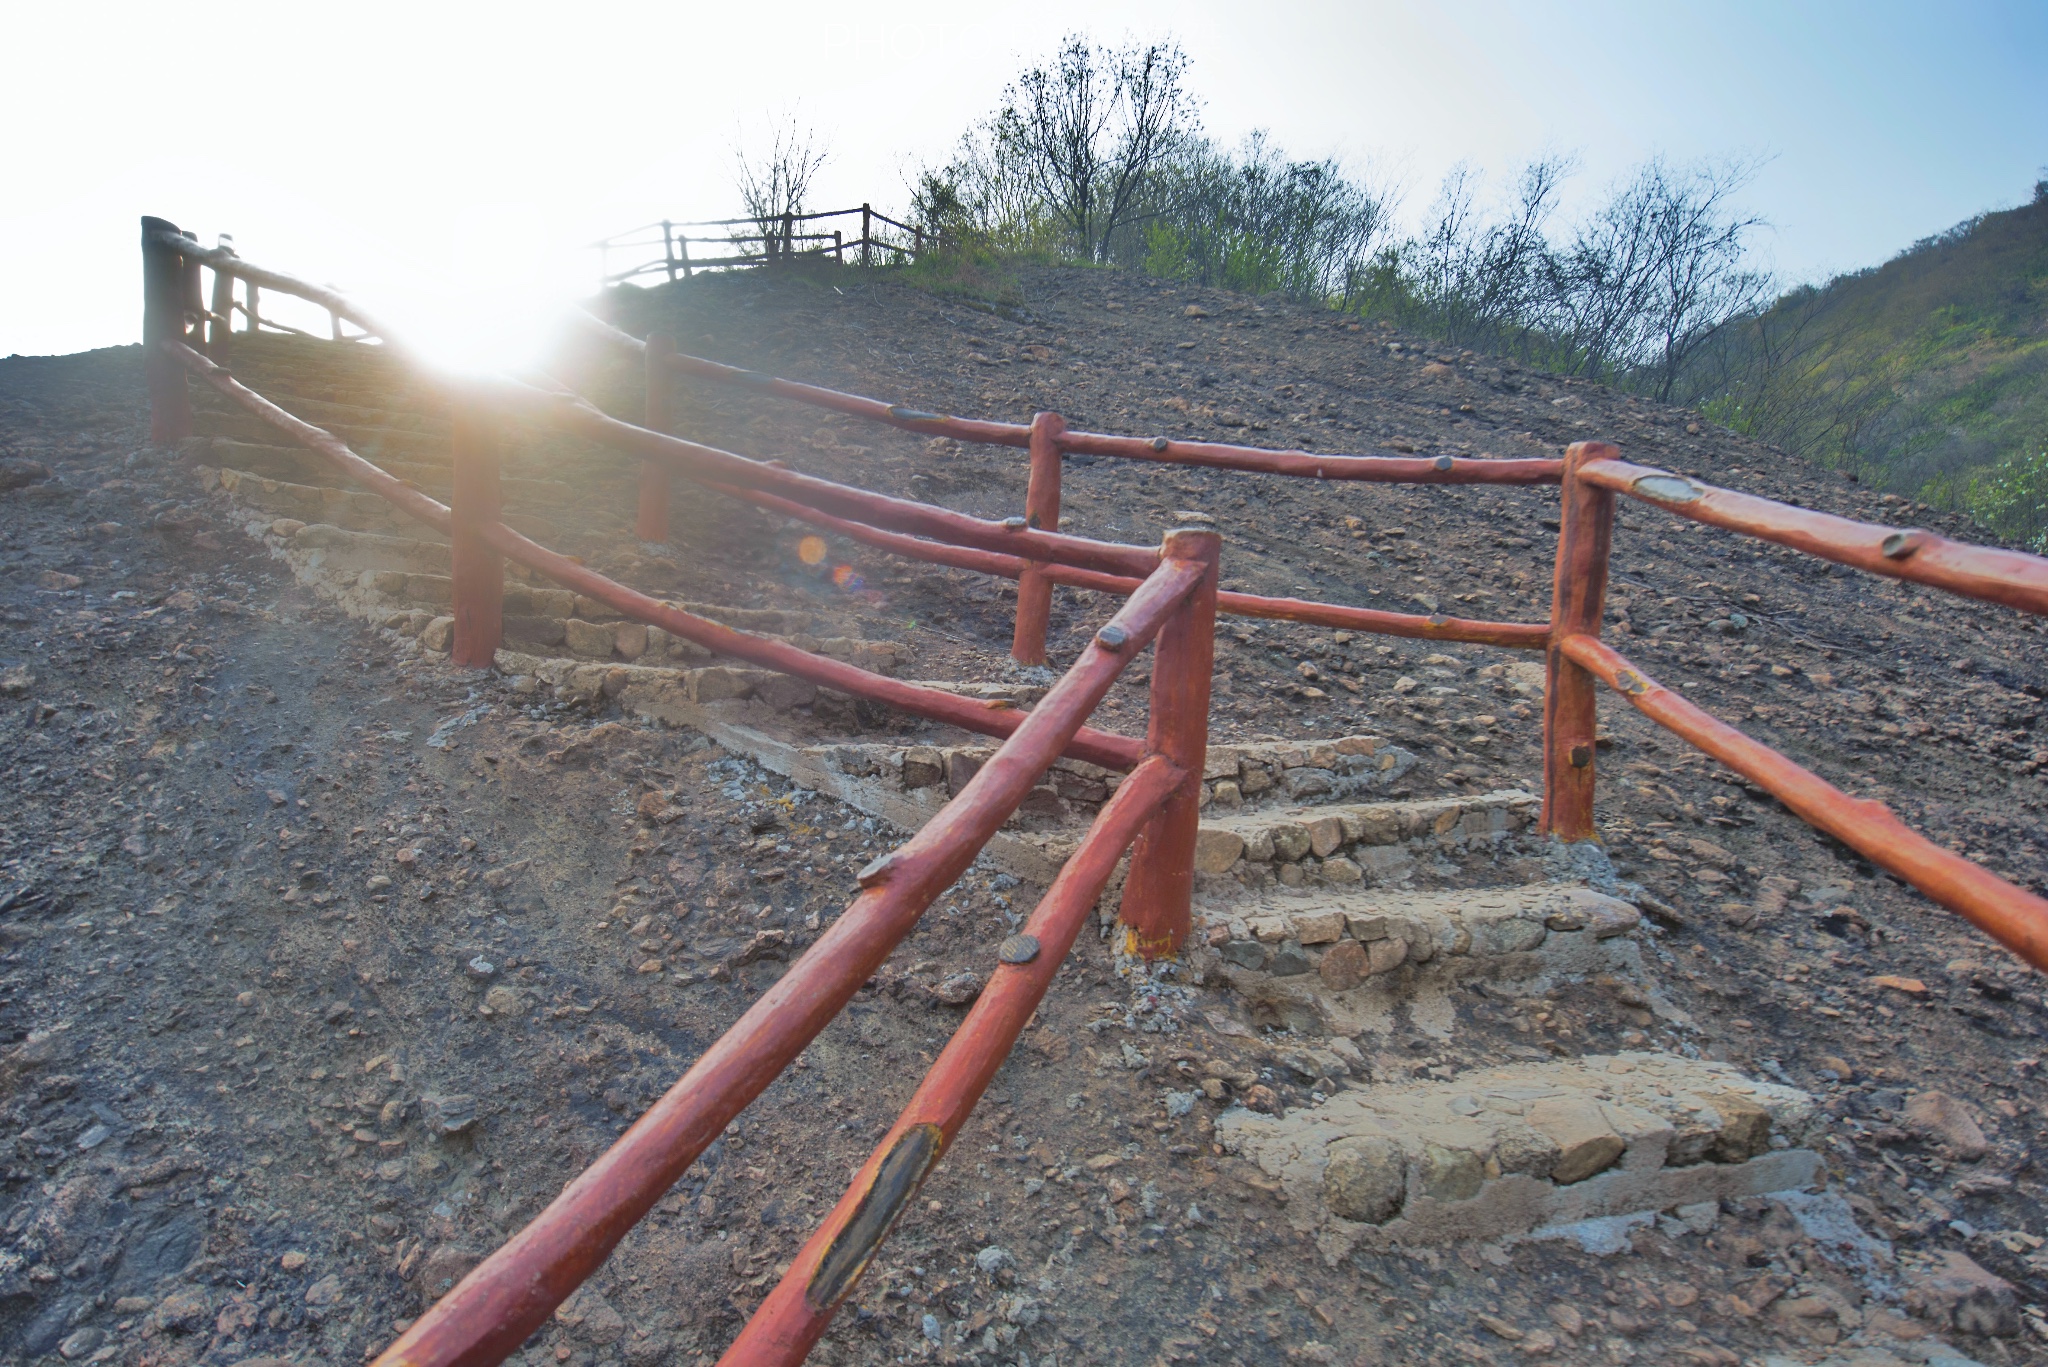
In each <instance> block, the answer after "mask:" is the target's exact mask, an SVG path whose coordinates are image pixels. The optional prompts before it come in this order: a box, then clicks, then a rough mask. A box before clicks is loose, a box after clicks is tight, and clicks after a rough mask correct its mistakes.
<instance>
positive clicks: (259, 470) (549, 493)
mask: <svg viewBox="0 0 2048 1367" xmlns="http://www.w3.org/2000/svg"><path fill="white" fill-rule="evenodd" d="M183 450H184V454H185V455H186V456H187V457H188V458H190V459H192V460H194V461H196V462H198V463H200V464H203V465H208V466H214V467H218V468H221V469H232V470H241V471H244V472H246V473H248V474H252V475H260V476H262V477H263V478H265V479H279V480H286V481H289V482H291V483H294V484H312V485H318V486H320V487H323V488H353V487H354V486H353V485H352V484H350V483H348V482H347V480H346V477H345V476H343V475H342V474H341V473H340V472H338V471H337V470H336V469H335V468H334V466H332V465H330V464H329V463H328V462H327V461H326V460H324V459H323V458H321V457H320V456H317V455H315V454H314V453H312V452H311V451H306V450H302V449H301V448H299V447H296V446H268V445H263V444H260V443H256V442H243V441H232V440H229V439H228V438H225V437H202V438H197V439H195V440H194V441H192V442H191V443H189V444H188V445H187V446H185V447H184V448H183ZM357 454H361V453H360V452H358V453H357ZM376 464H377V465H378V466H380V467H381V468H382V469H383V470H384V471H385V472H386V473H388V474H391V475H394V476H396V477H397V478H399V479H402V480H405V481H406V482H408V483H410V484H412V485H414V486H416V487H418V488H421V489H424V490H425V491H426V492H428V493H430V494H432V495H434V496H435V497H436V498H440V499H442V500H443V501H444V502H445V501H446V498H447V494H448V489H449V473H450V472H449V465H448V462H447V460H446V459H443V460H441V461H440V463H439V464H432V463H421V462H417V461H403V460H379V461H377V462H376ZM516 468H518V467H516V466H510V467H508V469H516ZM499 487H500V489H501V490H502V492H503V494H504V499H505V502H506V504H507V505H508V506H513V507H517V506H520V505H526V506H527V507H528V508H529V510H531V511H549V510H560V509H561V508H563V507H566V506H568V505H569V504H571V503H573V502H574V501H575V499H576V491H575V488H574V486H571V485H569V484H565V483H563V482H562V481H561V480H556V479H535V478H531V477H527V476H521V475H515V474H510V473H507V474H503V475H501V476H500V478H499Z"/></svg>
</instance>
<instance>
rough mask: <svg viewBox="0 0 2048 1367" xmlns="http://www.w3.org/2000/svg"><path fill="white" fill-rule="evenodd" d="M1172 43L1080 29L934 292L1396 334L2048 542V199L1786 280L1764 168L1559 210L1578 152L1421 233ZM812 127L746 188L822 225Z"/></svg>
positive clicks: (976, 175)
mask: <svg viewBox="0 0 2048 1367" xmlns="http://www.w3.org/2000/svg"><path fill="white" fill-rule="evenodd" d="M1188 77H1189V64H1188V60H1187V58H1186V56H1185V54H1184V53H1183V52H1182V51H1181V49H1180V48H1179V46H1178V45H1177V44H1176V43H1174V42H1173V41H1172V40H1171V39H1163V40H1158V41H1153V42H1149V43H1133V44H1127V45H1126V46H1123V47H1121V48H1110V47H1104V46H1101V45H1098V44H1096V43H1094V42H1092V41H1091V40H1089V39H1088V38H1086V37H1085V36H1080V35H1071V36H1069V37H1067V38H1066V39H1064V40H1063V41H1062V43H1061V44H1060V46H1059V48H1058V49H1057V50H1056V51H1055V52H1053V53H1052V54H1050V55H1049V57H1047V58H1046V59H1045V60H1043V61H1040V62H1037V63H1033V64H1030V65H1027V66H1026V67H1025V68H1024V69H1023V70H1022V71H1020V72H1019V73H1018V75H1017V76H1016V77H1015V78H1014V79H1013V80H1011V81H1010V82H1009V83H1008V84H1007V85H1006V86H1005V87H1004V88H1003V90H1002V92H1001V95H1000V97H999V98H998V100H997V101H996V103H995V106H994V108H993V110H992V111H991V112H990V113H989V114H988V115H987V116H986V117H985V118H983V119H981V120H980V121H978V122H977V123H975V124H974V125H973V126H972V127H970V128H969V129H968V130H967V131H966V133H965V134H964V135H963V136H962V137H961V139H960V140H959V142H958V143H957V144H956V146H955V147H954V149H953V151H952V152H951V154H950V155H949V156H948V157H947V158H946V159H945V160H944V161H943V162H941V163H939V164H936V165H930V166H927V167H925V168H924V169H922V170H921V171H920V172H919V173H918V174H917V176H916V180H915V184H914V186H913V187H912V196H911V198H912V206H911V209H910V211H909V212H910V214H911V215H912V217H914V219H915V220H916V221H917V223H918V225H919V227H920V228H921V229H922V230H923V231H924V233H925V234H926V241H927V242H928V243H936V244H937V246H938V250H936V251H931V250H928V251H927V252H926V254H925V255H924V257H923V258H922V259H920V260H919V261H918V262H917V263H916V264H915V265H914V266H912V267H911V269H910V278H911V279H912V280H914V281H915V282H916V283H918V284H920V285H923V286H925V287H927V288H930V289H933V290H934V291H935V292H937V293H940V294H947V295H971V296H980V297H982V298H983V299H985V300H989V301H991V302H1003V303H1009V304H1012V305H1014V304H1015V303H1016V302H1017V300H1018V294H1017V287H1016V286H1017V281H1018V279H1019V271H1020V269H1021V268H1023V267H1026V266H1046V265H1061V264H1072V265H1087V266H1091V267H1096V268H1105V267H1106V268H1112V269H1116V268H1121V269H1126V270H1130V271H1133V272H1135V273H1140V274H1143V275H1146V276H1150V277H1153V278H1155V279H1161V280H1166V281H1170V282H1174V283H1176V284H1179V285H1183V286H1195V287H1209V288H1222V289H1227V290H1233V291H1237V292H1240V293H1246V294H1257V295H1265V296H1269V297H1280V298H1285V299H1287V300H1288V301H1290V302H1292V303H1295V304H1301V305H1308V306H1310V307H1315V308H1327V309H1330V310H1333V311H1336V312H1340V313H1348V314H1353V315H1357V316H1360V317H1363V318H1366V319H1370V320H1373V321H1376V322H1379V323H1380V324H1382V325H1388V324H1391V325H1393V326H1395V327H1398V328H1400V329H1402V330H1403V331H1405V332H1411V333H1416V334H1420V335H1422V336H1424V337H1427V338H1430V339H1431V340H1433V341H1435V342H1436V343H1439V344H1441V345H1442V346H1444V347H1445V348H1447V349H1450V350H1465V349H1469V350H1472V351H1476V352H1481V353H1487V354H1490V355H1493V356H1498V357H1502V358H1504V359H1508V360H1511V361H1515V362H1519V363H1520V364H1522V365H1524V366H1528V367H1530V368H1533V369H1539V370H1546V371H1550V372H1552V373H1555V374H1558V375H1562V376H1570V377H1574V378H1579V379H1590V380H1595V381H1600V382H1603V383H1606V384H1609V385H1612V386H1614V387H1616V388H1619V389H1623V390H1627V391H1631V392H1634V393H1637V394H1641V395H1645V396H1648V397H1650V398H1653V399H1656V400H1658V401H1661V402H1675V403H1679V404H1683V405H1685V406H1688V407H1693V408H1697V409H1699V410H1700V411H1701V412H1702V413H1704V414H1705V415H1706V416H1708V417H1710V418H1712V419H1714V420H1716V421H1718V422H1720V423H1723V424H1725V425H1727V426H1728V427H1731V428H1733V429H1734V430H1736V431H1737V432H1739V433H1741V434H1742V435H1744V436H1749V437H1755V438H1759V439H1761V440H1763V441H1765V442H1769V443H1771V444H1774V445H1776V446H1778V447H1780V448H1782V449H1784V450H1785V451H1787V452H1790V453H1792V454H1795V455H1799V456H1803V457H1806V458H1808V459H1811V460H1816V461H1818V462H1821V463H1823V464H1826V465H1829V466H1833V467H1835V468H1837V469H1840V470H1842V471H1844V472H1846V473H1849V474H1851V475H1853V476H1855V477H1856V478H1858V479H1862V480H1865V481H1867V482H1869V483H1872V484H1875V485H1876V486H1878V487H1879V488H1880V489H1886V490H1891V491H1894V492H1896V493H1899V494H1905V495H1909V496H1911V497H1913V498H1916V499H1919V500H1922V501H1924V502H1927V503H1931V504H1934V505H1936V506H1938V507H1942V508H1945V509H1949V510H1955V511H1960V510H1967V511H1968V512H1969V513H1970V514H1971V515H1972V516H1974V517H1975V518H1976V519H1977V520H1978V521H1979V522H1980V523H1981V524H1983V525H1984V526H1985V527H1986V528H1987V529H1988V530H1989V531H1990V532H1991V533H1992V534H1993V535H1997V536H2002V537H2005V538H2007V539H2008V540H2011V541H2013V542H2015V543H2018V544H2023V545H2027V546H2031V547H2033V548H2035V549H2043V550H2048V386H2044V384H2043V381H2044V379H2048V347H2044V342H2048V181H2044V182H2042V183H2041V184H2040V185H2038V186H2036V187H2035V194H2034V199H2033V202H2032V203H2030V204H2028V205H2026V206H2024V207H2022V208H2018V209H2012V210H2005V211H2000V212H1991V213H1985V214H1980V215H1978V216H1977V217H1975V218H1972V219H1969V220H1968V221H1966V222H1964V223H1961V224H1958V225H1957V226H1956V227H1954V228H1952V229H1951V230H1949V231H1948V232H1945V233H1942V234H1939V235H1937V236H1935V237H1931V238H1928V239H1926V240H1924V241H1922V242H1919V243H1916V244H1914V245H1913V246H1912V247H1911V248H1909V249H1907V250H1906V251H1904V252H1902V253H1900V254H1899V255H1898V256H1897V257H1895V258H1893V259H1892V260H1891V261H1888V262H1886V263H1885V264H1883V265H1881V266H1877V267H1873V268H1871V269H1869V270H1864V271H1858V272H1854V273H1851V274H1847V275H1842V276H1838V277H1836V278H1835V279H1833V280H1830V281H1828V282H1827V283H1825V284H1823V285H1819V286H1813V285H1802V286H1799V287H1797V288H1794V289H1791V290H1789V291H1784V292H1782V293H1781V292H1780V290H1781V286H1780V285H1779V284H1778V283H1777V282H1774V281H1773V280H1772V279H1771V277H1770V275H1769V274H1768V272H1766V271H1764V270H1763V269H1761V268H1760V267H1759V266H1758V264H1757V263H1756V261H1755V257H1754V252H1753V251H1752V245H1753V239H1754V236H1755V230H1756V229H1758V228H1759V227H1761V226H1762V225H1763V220H1762V219H1761V218H1759V217H1757V216H1756V215H1754V214H1752V213H1749V212H1748V211H1746V210H1745V209H1744V208H1743V207H1742V206H1741V203H1740V201H1741V198H1742V194H1743V191H1744V190H1745V189H1746V188H1747V186H1748V184H1749V182H1750V179H1751V177H1752V175H1753V173H1754V172H1755V170H1756V169H1757V166H1756V163H1755V162H1753V161H1741V160H1727V161H1719V162H1715V161H1702V162H1698V163H1692V164H1677V163H1673V162H1669V161H1667V160H1665V159H1663V158H1658V157H1653V158H1651V159H1650V160H1648V161H1646V162H1644V163H1643V164H1642V165H1640V166H1638V167H1636V168H1635V169H1634V170H1632V171H1631V172H1629V173H1628V174H1627V175H1625V176H1623V177H1622V178H1620V179H1619V180H1617V181H1616V182H1615V183H1614V184H1613V185H1612V186H1611V187H1609V189H1608V191H1607V192H1606V193H1605V194H1604V195H1603V196H1601V197H1600V199H1599V200H1598V201H1597V202H1596V203H1595V204H1594V205H1593V206H1592V207H1591V208H1590V209H1589V210H1588V211H1587V212H1586V213H1585V214H1584V215H1583V216H1581V217H1580V218H1578V219H1577V220H1576V221H1573V222H1560V221H1559V214H1558V205H1559V200H1560V188H1561V186H1562V185H1563V184H1564V182H1565V181H1566V180H1567V179H1568V178H1569V177H1570V176H1571V175H1572V174H1573V173H1574V170H1575V165H1574V162H1573V159H1572V158H1570V157H1568V156H1555V155H1553V156H1548V157H1545V158H1541V159H1539V160H1537V161H1534V162H1531V163H1530V164H1528V165H1526V166H1524V167H1522V168H1520V170H1519V171H1517V172H1515V173H1514V175H1513V176H1511V177H1510V178H1509V179H1508V180H1507V181H1505V182H1495V183H1494V184H1493V185H1491V186H1490V185H1489V183H1488V181H1487V178H1486V177H1485V176H1484V175H1483V174H1482V173H1481V172H1480V171H1479V170H1478V169H1476V168H1473V167H1470V166H1466V165H1462V164H1461V165H1459V166H1457V167H1454V168H1452V170H1451V172H1450V173H1449V174H1448V175H1447V176H1446V177H1445V179H1444V181H1443V184H1442V186H1441V187H1440V189H1439V191H1438V193H1437V194H1436V196H1435V198H1434V200H1433V202H1432V203H1431V204H1430V206H1429V208H1428V210H1427V211H1426V212H1425V213H1424V214H1423V215H1422V216H1421V217H1420V220H1419V221H1418V222H1416V223H1415V224H1414V225H1412V231H1407V232H1405V233H1404V232H1403V231H1402V230H1401V229H1400V228H1399V227H1398V226H1397V222H1396V214H1395V207H1396V204H1397V202H1398V200H1399V199H1400V197H1401V192H1400V190H1399V188H1398V187H1396V186H1393V185H1391V184H1388V183H1382V182H1379V181H1376V180H1374V179H1372V178H1370V177H1367V176H1361V175H1359V174H1357V172H1356V171H1355V169H1354V168H1352V167H1348V166H1346V165H1344V164H1343V163H1341V162H1339V161H1337V160H1335V159H1331V158H1324V159H1321V160H1304V159H1298V158H1295V157H1293V156H1291V155H1289V154H1288V153H1287V152H1286V151H1285V150H1284V149H1282V148H1280V147H1279V146H1278V145H1277V144H1275V143H1274V142H1273V141H1272V140H1271V138H1270V137H1268V136H1267V135H1266V134H1264V133H1262V132H1258V131H1254V132H1253V133H1252V134H1251V135H1250V136H1249V137H1247V138H1246V139H1245V140H1244V141H1243V142H1242V143H1241V144H1240V145H1238V146H1237V147H1235V148H1230V147H1226V146H1224V145H1222V144H1220V143H1218V142H1217V141H1215V140H1214V139H1213V138H1212V137H1211V136H1209V134H1208V133H1207V132H1206V131H1205V130H1204V128H1203V126H1202V121H1201V101H1200V100H1199V98H1198V97H1197V96H1196V95H1195V94H1194V93H1193V90H1192V87H1191V85H1190V83H1189V79H1188ZM821 156H822V153H819V152H817V151H816V149H815V148H814V147H813V145H812V144H811V143H810V142H809V141H808V140H807V138H798V137H794V136H793V137H791V138H789V139H787V140H785V139H783V138H780V137H778V140H777V142H776V145H775V147H774V149H773V150H772V152H771V153H769V155H768V160H767V162H766V163H765V164H764V166H762V167H759V168H752V169H751V171H750V174H748V175H744V176H743V177H742V185H741V189H742V192H743V193H742V197H743V198H744V199H745V200H746V202H747V205H748V211H749V213H750V214H752V215H754V216H755V217H756V218H758V219H759V220H760V221H761V222H763V223H769V224H772V223H774V222H776V221H779V220H780V217H781V215H782V214H784V213H785V212H801V211H802V210H803V208H804V205H803V203H802V202H801V200H802V187H803V186H804V185H806V184H807V183H808V180H809V173H810V172H811V171H813V170H815V166H816V158H818V157H821Z"/></svg>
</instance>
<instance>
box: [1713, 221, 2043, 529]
mask: <svg viewBox="0 0 2048 1367" xmlns="http://www.w3.org/2000/svg"><path fill="white" fill-rule="evenodd" d="M2044 382H2048V181H2044V182H2042V183H2041V184H2039V185H2036V186H2035V188H2034V198H2033V201H2032V202H2031V203H2029V204H2027V205H2025V206H2023V207H2021V208H2017V209H2009V210H2004V211H2001V212H1996V213H1986V214H1980V215H1978V216H1977V217H1975V218H1972V219H1970V220H1968V221H1966V222H1964V223H1960V224H1958V225H1957V226H1956V227H1954V228H1952V229H1950V230H1949V231H1948V232H1945V233H1942V234H1940V235H1939V236H1936V237H1931V238H1928V239H1926V240H1924V241H1921V242H1918V243H1915V244H1914V245H1913V246H1912V247H1911V248H1909V249H1908V250H1906V251H1904V252H1901V253H1900V254H1899V255H1898V256H1896V257H1894V258H1893V259H1892V260H1890V261H1888V262H1886V263H1885V264H1883V265H1882V266H1877V267H1874V268H1872V269H1870V270H1865V271H1858V272H1855V273H1853V274H1849V275H1843V276H1838V277H1836V278H1835V279H1833V280H1831V281H1829V282H1828V283H1827V284H1825V285H1823V286H1820V287H1818V288H1814V287H1806V288H1801V289H1797V290H1793V291H1791V292H1790V293H1787V294H1785V295H1784V296H1782V297H1781V298H1779V299H1778V300H1777V301H1776V302H1775V303H1774V304H1772V305H1771V307H1770V308H1768V309H1766V310H1764V311H1762V312H1761V313H1759V314H1757V315H1756V316H1754V317H1752V318H1748V319H1746V320H1742V321H1740V322H1739V323H1737V324H1735V325H1733V326H1731V327H1729V328H1727V329H1725V330H1724V333H1723V335H1722V337H1721V338H1720V339H1719V341H1718V343H1717V345H1716V346H1714V347H1712V348H1710V349H1709V350H1708V352H1707V353H1705V354H1703V355H1702V356H1701V358H1700V360H1699V361H1698V363H1697V364H1696V366H1695V368H1694V370H1693V371H1692V373H1691V374H1690V375H1689V376H1688V377H1687V380H1686V385H1685V390H1686V392H1684V393H1682V394H1681V396H1680V397H1683V398H1686V399H1689V400H1692V401H1695V402H1697V403H1699V404H1700V406H1701V407H1702V408H1704V409H1705V410H1706V411H1707V412H1708V413H1710V414H1711V415H1712V416H1714V417H1716V418H1717V419H1719V420H1721V421H1724V422H1726V423H1728V424H1729V425H1731V426H1733V427H1735V428H1736V429H1737V430H1739V431H1741V432H1743V433H1745V434H1747V435H1753V436H1758V437H1762V438H1763V439H1765V440H1767V441H1771V442H1774V443H1776V444H1777V445H1780V446H1783V447H1785V448H1786V449H1787V450H1790V451H1794V452H1797V453H1798V454H1800V455H1804V456H1807V457H1810V458H1813V459H1817V460H1821V461H1825V462H1826V463H1828V464H1830V465H1834V466H1837V467H1839V468H1842V469H1845V470H1849V471H1852V472H1854V473H1856V474H1857V475H1858V476H1859V477H1860V478H1864V479H1866V480H1869V481H1870V482H1872V483H1875V484H1878V485H1880V486H1881V487H1885V488H1890V489H1894V490H1897V491H1899V492H1902V493H1911V494H1916V495H1918V496H1919V497H1921V498H1924V499H1926V500H1927V501H1928V502H1932V503H1936V504H1940V505H1943V506H1947V507H1958V506H1961V507H1968V508H1969V509H1970V511H1971V512H1973V513H1975V514H1976V515H1977V516H1978V517H1979V518H1980V519H1981V520H1983V521H1985V522H1986V523H1987V524H1989V525H1990V526H1991V527H1992V528H1993V529H1994V530H1996V531H1998V532H2000V533H2002V534H2004V535H2007V536H2010V537H2012V538H2014V539H2016V540H2021V541H2026V542H2030V543H2038V542H2039V540H2040V539H2041V537H2042V534H2043V532H2044V531H2048V463H2044V461H2043V459H2042V453H2043V452H2044V451H2048V383H2044Z"/></svg>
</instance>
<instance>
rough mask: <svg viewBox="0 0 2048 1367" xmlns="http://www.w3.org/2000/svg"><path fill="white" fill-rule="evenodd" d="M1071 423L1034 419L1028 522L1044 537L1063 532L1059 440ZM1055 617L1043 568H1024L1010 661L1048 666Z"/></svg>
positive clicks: (1045, 416) (1055, 417)
mask: <svg viewBox="0 0 2048 1367" xmlns="http://www.w3.org/2000/svg"><path fill="white" fill-rule="evenodd" d="M1066 430H1067V420H1066V419H1065V418H1062V417H1061V416H1060V415H1059V414H1057V413H1038V414H1035V415H1033V417H1032V419H1031V483H1030V486H1029V487H1028V488H1027V489H1026V490H1025V492H1024V521H1025V524H1026V525H1027V526H1030V527H1035V528H1037V529H1038V530H1039V531H1043V532H1056V531H1058V530H1059V529H1060V434H1061V433H1063V432H1065V431H1066ZM1051 617H1052V581H1051V580H1050V579H1047V578H1046V577H1045V567H1044V566H1042V565H1039V564H1036V563H1033V564H1030V565H1027V566H1025V569H1024V573H1023V574H1022V575H1020V576H1019V577H1018V579H1017V627H1016V631H1015V632H1014V633H1013V634H1012V636H1011V638H1010V658H1011V659H1013V660H1015V661H1016V662H1017V663H1018V664H1020V665H1042V664H1044V663H1045V629H1046V625H1047V623H1048V622H1049V621H1050V620H1051Z"/></svg>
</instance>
